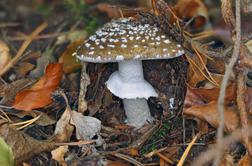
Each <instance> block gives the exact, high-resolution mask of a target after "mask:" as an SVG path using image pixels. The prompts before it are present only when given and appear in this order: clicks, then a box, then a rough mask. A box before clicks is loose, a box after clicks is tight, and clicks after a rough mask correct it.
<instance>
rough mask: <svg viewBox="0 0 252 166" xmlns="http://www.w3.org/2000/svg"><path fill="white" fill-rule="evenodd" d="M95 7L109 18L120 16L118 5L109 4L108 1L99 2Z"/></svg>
mask: <svg viewBox="0 0 252 166" xmlns="http://www.w3.org/2000/svg"><path fill="white" fill-rule="evenodd" d="M97 8H98V10H99V11H101V12H105V13H106V14H107V15H108V17H109V18H119V17H121V15H120V11H119V8H118V7H115V6H113V5H110V4H108V3H100V4H98V5H97Z"/></svg>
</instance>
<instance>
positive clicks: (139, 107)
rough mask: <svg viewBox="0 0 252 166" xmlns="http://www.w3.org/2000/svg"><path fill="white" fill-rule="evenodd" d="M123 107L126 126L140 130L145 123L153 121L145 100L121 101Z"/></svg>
mask: <svg viewBox="0 0 252 166" xmlns="http://www.w3.org/2000/svg"><path fill="white" fill-rule="evenodd" d="M123 105H124V110H125V114H126V116H127V124H128V125H130V126H134V127H136V128H140V127H142V126H143V125H144V124H145V123H146V122H147V121H148V122H152V121H153V118H152V116H151V114H150V109H149V106H148V103H147V100H146V99H144V98H137V99H123Z"/></svg>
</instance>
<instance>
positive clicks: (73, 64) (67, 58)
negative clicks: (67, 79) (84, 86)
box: [59, 40, 83, 73]
mask: <svg viewBox="0 0 252 166" xmlns="http://www.w3.org/2000/svg"><path fill="white" fill-rule="evenodd" d="M82 43H83V40H78V41H75V42H73V43H71V44H69V45H68V46H67V48H66V50H65V51H64V52H63V54H62V55H61V57H60V58H59V63H62V64H63V71H64V72H65V73H71V72H74V71H76V70H78V69H80V68H81V64H80V63H79V62H77V61H76V58H75V57H74V56H72V54H73V53H74V52H75V51H76V49H77V47H78V46H79V45H81V44H82Z"/></svg>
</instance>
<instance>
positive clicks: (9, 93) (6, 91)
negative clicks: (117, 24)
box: [0, 79, 34, 104]
mask: <svg viewBox="0 0 252 166" xmlns="http://www.w3.org/2000/svg"><path fill="white" fill-rule="evenodd" d="M33 81H34V80H31V79H20V80H16V81H14V82H12V83H10V84H7V85H2V86H0V97H1V98H2V99H1V100H0V103H1V104H8V103H9V102H10V101H11V100H13V98H14V97H15V95H16V94H17V93H18V92H19V91H20V90H22V89H24V88H26V87H27V85H30V83H33Z"/></svg>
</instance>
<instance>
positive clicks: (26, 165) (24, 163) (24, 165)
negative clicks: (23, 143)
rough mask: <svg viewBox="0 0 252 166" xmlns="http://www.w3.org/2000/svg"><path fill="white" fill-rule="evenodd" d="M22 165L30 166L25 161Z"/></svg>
mask: <svg viewBox="0 0 252 166" xmlns="http://www.w3.org/2000/svg"><path fill="white" fill-rule="evenodd" d="M23 166H31V165H30V164H28V163H26V162H23Z"/></svg>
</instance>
